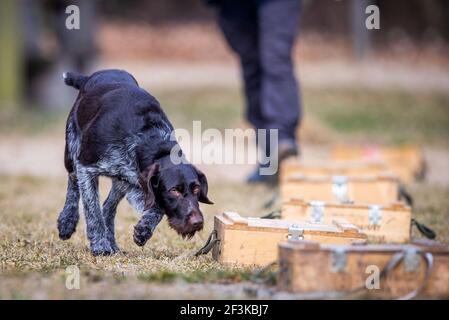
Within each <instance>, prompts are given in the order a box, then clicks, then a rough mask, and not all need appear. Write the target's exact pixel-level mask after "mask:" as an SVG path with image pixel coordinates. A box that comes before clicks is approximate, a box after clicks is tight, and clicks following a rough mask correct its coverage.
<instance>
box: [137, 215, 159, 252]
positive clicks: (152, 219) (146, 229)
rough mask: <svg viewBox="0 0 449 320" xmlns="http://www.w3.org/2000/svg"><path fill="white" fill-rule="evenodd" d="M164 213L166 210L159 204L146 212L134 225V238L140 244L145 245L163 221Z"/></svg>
mask: <svg viewBox="0 0 449 320" xmlns="http://www.w3.org/2000/svg"><path fill="white" fill-rule="evenodd" d="M163 215H164V211H163V210H162V209H161V208H159V207H158V206H155V207H153V208H151V209H150V210H147V211H145V212H144V214H143V215H142V218H140V220H139V222H138V223H137V224H136V225H135V226H134V236H133V239H134V242H135V243H136V244H137V245H138V246H140V247H142V246H144V245H145V243H147V241H148V240H149V239H150V238H151V237H152V236H153V232H154V229H156V227H157V225H158V224H159V222H161V220H162V217H163Z"/></svg>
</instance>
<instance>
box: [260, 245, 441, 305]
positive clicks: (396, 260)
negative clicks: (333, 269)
mask: <svg viewBox="0 0 449 320" xmlns="http://www.w3.org/2000/svg"><path fill="white" fill-rule="evenodd" d="M416 253H417V254H419V255H420V257H421V258H423V260H424V261H425V265H426V270H425V274H424V280H423V282H422V283H421V284H420V285H419V286H418V287H417V288H416V289H415V290H413V291H411V292H409V293H407V294H406V295H404V296H402V297H399V298H397V300H410V299H413V298H415V297H417V296H418V295H419V294H420V293H421V292H422V291H423V290H424V289H425V287H426V286H427V283H428V280H429V278H430V274H431V271H432V269H433V262H434V258H433V255H432V253H430V252H423V251H421V250H418V251H417V252H416ZM406 255H407V251H406V250H404V251H401V252H398V253H396V254H395V255H393V257H391V259H390V260H389V261H388V263H387V265H386V266H385V267H384V268H383V269H382V271H381V272H380V280H383V279H385V278H387V277H388V275H389V274H390V272H392V271H393V270H394V269H396V268H397V267H398V266H399V265H400V264H401V262H402V261H403V260H404V258H405V257H406ZM276 264H277V262H272V263H270V264H268V265H266V266H265V267H262V268H261V269H259V270H256V271H255V272H254V273H253V275H252V277H251V281H252V282H253V283H256V284H268V283H276V275H277V273H278V272H271V273H270V272H269V270H270V268H271V267H273V266H274V265H276ZM366 290H367V288H366V286H365V285H363V286H360V287H358V288H355V289H353V290H349V291H346V292H339V293H334V292H332V293H329V294H328V295H327V296H328V298H332V299H338V298H345V297H347V296H348V295H351V294H356V293H358V292H362V291H366ZM321 298H323V299H326V294H324V295H322V296H321Z"/></svg>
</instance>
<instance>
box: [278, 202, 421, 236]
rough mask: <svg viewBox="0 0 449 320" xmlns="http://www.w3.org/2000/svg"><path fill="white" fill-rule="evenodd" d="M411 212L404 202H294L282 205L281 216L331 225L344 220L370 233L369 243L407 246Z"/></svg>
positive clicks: (368, 234) (290, 219) (292, 219)
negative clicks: (383, 203)
mask: <svg viewBox="0 0 449 320" xmlns="http://www.w3.org/2000/svg"><path fill="white" fill-rule="evenodd" d="M411 215H412V214H411V209H410V207H407V206H405V205H404V204H403V203H400V202H398V203H394V204H391V205H383V206H380V205H368V204H352V203H348V204H345V203H336V202H333V203H326V202H323V201H311V202H306V201H303V200H299V199H293V200H290V201H288V202H286V203H284V204H283V205H282V211H281V217H282V219H285V220H288V221H297V220H299V221H309V222H311V223H330V222H332V221H333V220H335V219H344V220H347V221H348V222H349V223H352V224H354V225H355V226H357V227H358V228H359V229H360V231H362V232H363V233H366V235H367V236H368V241H369V242H375V243H386V242H392V243H405V242H409V241H410V232H411Z"/></svg>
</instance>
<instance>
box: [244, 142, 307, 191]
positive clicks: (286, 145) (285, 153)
mask: <svg viewBox="0 0 449 320" xmlns="http://www.w3.org/2000/svg"><path fill="white" fill-rule="evenodd" d="M297 155H298V148H297V146H296V143H295V141H294V140H281V141H279V145H278V165H279V166H280V164H281V162H282V161H284V160H285V159H287V158H288V157H293V156H297ZM260 168H261V166H260V165H258V166H257V168H256V170H255V171H254V172H253V173H251V174H250V175H249V177H248V178H247V179H246V182H247V183H249V184H253V183H266V184H276V183H277V182H278V178H279V170H278V171H277V172H276V174H273V175H261V174H260Z"/></svg>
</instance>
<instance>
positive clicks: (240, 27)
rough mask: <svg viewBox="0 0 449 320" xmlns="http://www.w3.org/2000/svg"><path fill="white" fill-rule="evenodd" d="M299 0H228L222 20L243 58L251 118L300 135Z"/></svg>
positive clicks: (284, 136)
mask: <svg viewBox="0 0 449 320" xmlns="http://www.w3.org/2000/svg"><path fill="white" fill-rule="evenodd" d="M299 13H300V1H299V0H242V1H238V0H222V1H220V9H219V25H220V27H221V29H222V31H223V33H224V36H225V38H226V40H227V42H228V43H229V45H230V47H231V48H232V50H233V51H235V52H236V53H237V55H238V56H239V58H240V62H241V68H242V75H243V79H244V91H245V96H246V105H247V108H246V117H247V119H248V121H249V122H250V123H251V124H252V125H253V126H254V127H255V128H256V129H278V130H279V140H281V141H282V140H290V141H294V140H295V138H296V137H295V132H296V127H297V125H298V122H299V119H300V116H301V106H300V97H299V87H298V83H297V81H296V78H295V74H294V66H293V61H292V56H291V53H292V48H293V45H294V41H295V37H296V35H297V31H298V22H299Z"/></svg>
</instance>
